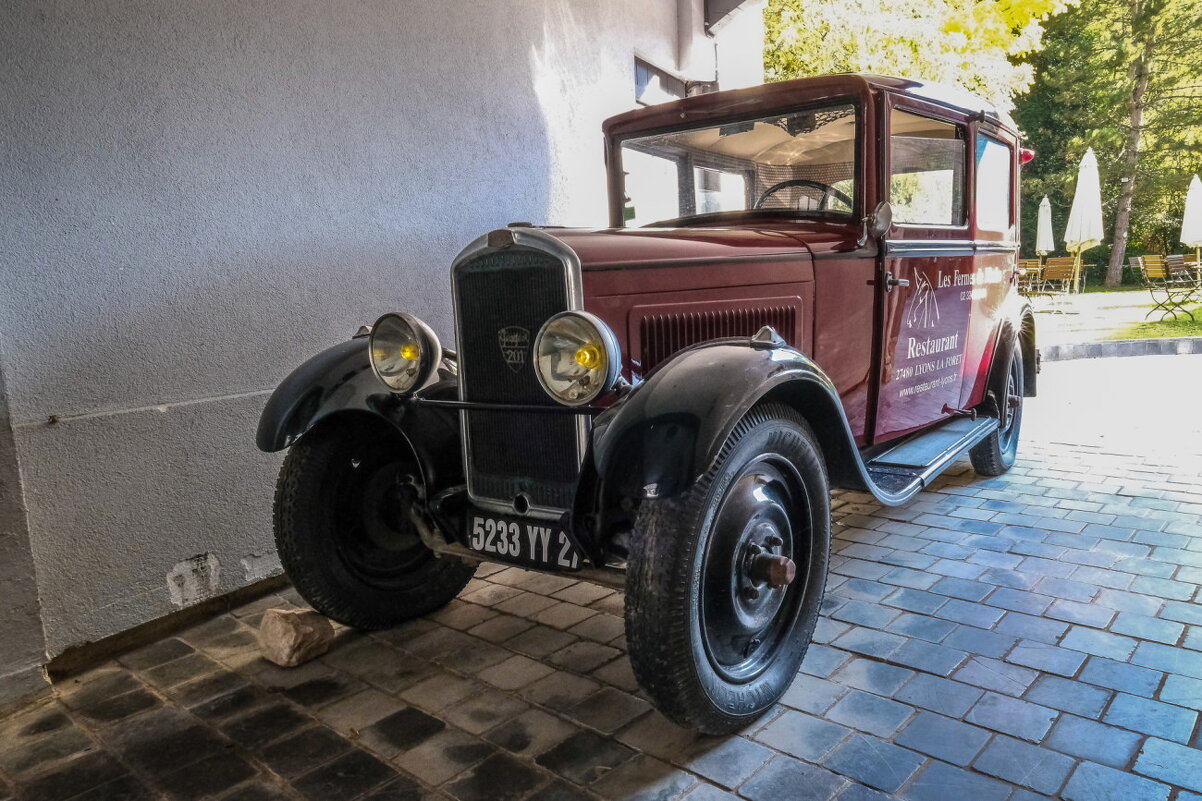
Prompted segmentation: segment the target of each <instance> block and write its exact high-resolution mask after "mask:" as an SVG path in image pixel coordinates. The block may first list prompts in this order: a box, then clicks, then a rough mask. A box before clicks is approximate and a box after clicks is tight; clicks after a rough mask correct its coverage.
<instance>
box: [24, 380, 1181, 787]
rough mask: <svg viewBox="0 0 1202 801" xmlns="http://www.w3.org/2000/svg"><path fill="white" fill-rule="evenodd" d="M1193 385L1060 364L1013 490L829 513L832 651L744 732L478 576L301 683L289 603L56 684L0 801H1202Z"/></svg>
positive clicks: (821, 641)
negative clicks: (656, 700) (689, 722)
mask: <svg viewBox="0 0 1202 801" xmlns="http://www.w3.org/2000/svg"><path fill="white" fill-rule="evenodd" d="M1066 364H1068V365H1071V366H1065V365H1066ZM1132 371H1135V373H1132ZM1132 376H1135V377H1132ZM1199 376H1202V356H1181V357H1149V358H1146V359H1123V360H1108V361H1106V362H1101V361H1100V362H1092V363H1079V364H1073V363H1058V364H1050V365H1048V366H1047V368H1046V370H1045V374H1044V376H1043V381H1044V395H1043V397H1042V398H1040V399H1039V400H1037V401H1035V402H1033V403H1031V404H1030V405H1029V407H1028V428H1027V433H1028V437H1027V441H1026V443H1025V445H1024V448H1023V452H1022V459H1021V461H1020V463H1019V464H1018V465H1017V466H1016V468H1015V469H1014V470H1013V471H1012V472H1011V473H1009V474H1008V475H1006V476H1005V477H1003V478H997V479H988V480H984V479H980V478H978V477H977V476H976V475H975V474H973V473H972V471H971V470H970V469H969V468H968V467H967V465H960V466H958V467H957V468H956V470H955V471H954V475H951V476H949V477H947V478H946V479H944V480H942V481H941V482H940V483H939V484H938V486H937V487H936V488H935V490H934V491H931V492H928V493H926V494H924V495H923V496H921V498H920V499H919V500H918V501H916V502H915V503H912V504H911V505H909V506H908V507H905V508H902V509H880V508H879V507H877V506H876V505H875V504H873V503H870V502H868V501H867V499H866V498H863V497H859V496H856V495H854V494H843V495H841V496H839V497H838V499H837V510H836V516H837V518H838V527H837V535H836V541H835V552H836V555H835V556H834V558H833V561H832V574H831V576H830V582H829V585H828V586H829V590H828V598H827V601H826V614H825V615H824V617H823V618H822V620H821V623H820V626H819V629H818V635H817V642H816V644H814V645H813V646H812V647H811V648H810V651H809V654H808V656H807V658H806V661H805V664H804V669H803V671H802V673H801V674H800V675H799V676H798V679H797V681H796V683H795V684H794V685H793V687H792V689H791V690H790V691H789V693H788V694H787V695H786V697H785V698H784V699H783V702H782V703H781V704H780V705H779V707H778V708H776V709H775V710H773V711H772V712H771V713H770V714H769V715H768V716H766V717H765V718H764V719H763V720H761V721H760V722H759V723H757V724H756V725H754V726H752V727H750V728H749V729H748V730H747V731H745V732H744V733H742V734H741V735H740V736H737V737H731V738H727V739H717V738H696V737H694V736H692V735H690V734H689V733H688V732H685V731H681V730H679V729H677V728H675V727H673V726H671V725H669V724H668V723H667V722H666V721H665V720H664V719H663V718H661V717H660V716H659V715H658V714H657V713H655V712H654V711H652V710H651V709H650V707H649V705H648V704H647V703H646V701H645V700H643V699H642V698H640V697H639V694H638V690H637V687H636V686H635V684H634V681H633V678H632V676H631V673H630V669H629V663H628V662H627V660H626V657H625V655H624V653H623V633H622V620H621V617H620V614H621V607H622V600H621V597H620V596H619V595H617V594H614V593H611V592H609V591H608V590H604V589H599V588H596V587H594V586H591V585H587V584H578V583H574V582H572V581H571V580H570V579H562V578H558V577H548V576H541V575H536V574H532V573H524V572H522V571H519V570H514V569H503V568H500V567H497V566H488V567H486V568H483V569H481V570H480V572H479V573H478V575H477V578H476V579H475V580H474V581H473V582H472V584H471V585H470V586H469V588H468V589H467V591H465V592H464V593H463V594H462V596H461V597H460V599H459V600H457V601H456V602H454V603H453V604H452V605H451V606H449V607H448V608H446V609H445V610H444V611H442V612H440V613H438V614H436V615H432V616H430V617H429V618H427V619H424V620H419V621H415V622H413V623H411V624H409V625H406V626H403V627H401V628H398V629H396V630H394V631H389V632H384V633H377V634H373V635H370V636H367V635H360V634H356V633H354V632H349V631H344V632H342V634H341V635H340V641H339V643H338V645H337V647H336V648H335V649H334V650H333V651H331V652H330V653H329V654H328V655H327V656H325V657H324V658H322V659H320V660H319V661H317V662H313V663H310V664H308V665H306V666H303V667H301V668H298V669H294V670H281V669H278V668H275V667H272V666H270V665H268V664H266V663H264V662H263V661H262V660H260V659H259V658H258V657H257V655H256V651H255V636H254V627H255V624H256V623H257V621H258V618H259V616H260V615H261V613H262V610H263V609H265V608H268V607H270V606H275V605H279V606H286V605H288V604H289V603H297V602H299V599H298V598H296V597H295V596H293V595H289V594H285V595H284V596H283V597H269V598H266V599H263V600H262V601H259V602H256V603H254V604H251V605H249V606H247V607H245V608H242V609H240V610H238V611H237V612H235V613H233V614H231V615H224V616H222V617H219V618H216V619H214V620H211V621H209V622H207V623H205V624H203V625H201V626H197V627H196V628H193V629H191V630H189V631H186V632H183V633H181V634H179V635H178V636H177V637H173V638H170V639H167V640H164V641H162V642H158V643H155V644H154V645H151V646H148V647H146V648H143V649H141V650H139V651H137V652H134V653H130V654H127V655H126V656H124V657H122V658H121V659H119V660H117V661H115V662H113V663H110V664H106V665H104V666H101V667H99V668H98V669H96V670H95V671H93V672H91V673H89V674H87V675H85V676H82V677H80V678H78V679H75V680H70V681H68V682H65V683H63V684H62V685H61V686H59V687H58V688H57V697H56V698H55V699H53V700H51V701H48V702H43V703H41V704H39V705H38V706H36V707H34V708H30V709H26V710H23V711H21V712H19V713H16V714H14V715H12V716H10V717H8V718H7V719H6V720H3V721H0V775H2V778H0V799H8V798H9V797H10V796H14V795H15V797H16V798H19V799H27V800H28V801H45V800H49V799H69V798H70V799H81V800H82V799H87V800H88V801H134V800H135V799H144V798H160V797H166V798H172V799H199V798H207V797H214V798H218V797H219V798H222V799H226V801H235V800H236V801H252V799H253V800H255V801H258V800H260V799H282V798H288V799H302V798H303V799H313V800H314V801H316V800H318V799H320V800H322V801H325V800H327V799H328V800H330V801H344V800H345V801H349V800H350V799H373V801H384V800H385V799H389V800H390V801H396V800H397V799H410V798H415V799H416V798H422V799H425V798H447V797H450V798H454V799H459V800H460V801H477V800H479V801H483V800H484V799H533V800H535V801H552V800H553V799H556V800H561V801H566V800H568V799H596V798H601V799H619V798H646V799H664V800H665V801H666V800H667V799H675V798H679V797H684V798H687V799H688V801H718V800H719V799H729V798H732V797H734V796H739V797H742V798H746V799H751V800H752V801H769V800H771V801H784V800H785V799H802V798H804V799H827V798H838V799H839V800H840V801H868V800H869V799H880V798H885V797H888V796H890V795H893V794H896V796H897V797H899V798H904V799H912V800H914V801H923V800H924V799H949V801H960V800H961V799H971V800H972V801H991V800H992V799H1006V798H1009V799H1011V801H1024V800H1025V799H1031V798H1037V797H1043V796H1060V797H1063V798H1068V799H1074V800H1076V799H1100V800H1106V801H1139V799H1162V800H1163V799H1170V798H1171V799H1175V800H1176V801H1198V800H1199V799H1202V750H1200V749H1199V747H1200V746H1202V734H1200V732H1199V722H1198V717H1199V710H1202V605H1200V604H1199V601H1200V600H1202V599H1199V597H1198V592H1199V582H1202V531H1200V530H1199V520H1200V516H1202V486H1200V483H1202V482H1200V476H1202V457H1199V453H1200V452H1202V449H1200V448H1199V438H1198V433H1197V432H1198V431H1199V429H1198V427H1197V426H1196V425H1194V424H1192V423H1189V422H1188V421H1189V420H1192V419H1196V418H1198V417H1199V416H1202V415H1200V413H1199V412H1197V411H1195V409H1196V408H1197V403H1196V402H1194V401H1191V400H1190V398H1191V397H1192V398H1195V399H1196V398H1198V397H1202V395H1200V394H1199V392H1202V378H1200V377H1199ZM1166 386H1167V387H1169V388H1170V389H1172V390H1173V392H1172V393H1171V394H1169V393H1165V392H1160V393H1159V394H1157V395H1155V396H1154V398H1155V402H1154V403H1153V402H1152V400H1150V399H1151V398H1152V397H1153V396H1152V395H1151V393H1152V391H1153V390H1152V387H1158V388H1162V387H1166ZM1180 392H1192V393H1193V394H1192V395H1181V394H1178V393H1180ZM1173 420H1181V421H1186V422H1185V423H1183V424H1182V425H1180V426H1174V425H1173V424H1172V421H1173ZM1191 426H1192V427H1191ZM1130 429H1134V433H1131V431H1130ZM1182 432H1186V433H1182ZM1112 434H1113V435H1114V436H1111V435H1112ZM1133 454H1138V455H1133Z"/></svg>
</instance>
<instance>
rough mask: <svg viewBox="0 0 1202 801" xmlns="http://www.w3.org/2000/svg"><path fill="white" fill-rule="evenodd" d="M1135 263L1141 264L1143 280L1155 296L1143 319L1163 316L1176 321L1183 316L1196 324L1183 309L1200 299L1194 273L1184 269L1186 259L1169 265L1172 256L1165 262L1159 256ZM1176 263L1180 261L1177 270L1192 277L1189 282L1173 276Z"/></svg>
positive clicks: (1143, 257) (1141, 257)
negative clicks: (1180, 315) (1157, 314)
mask: <svg viewBox="0 0 1202 801" xmlns="http://www.w3.org/2000/svg"><path fill="white" fill-rule="evenodd" d="M1135 259H1136V261H1138V265H1139V275H1140V279H1141V280H1142V281H1143V283H1144V287H1146V288H1147V289H1148V291H1149V292H1150V293H1151V295H1152V304H1153V305H1152V309H1151V310H1150V311H1149V312H1148V313H1147V314H1146V315H1144V319H1145V320H1146V319H1148V318H1149V317H1151V316H1152V315H1153V314H1155V313H1156V312H1160V319H1161V320H1164V319H1166V318H1168V317H1172V318H1173V319H1176V318H1177V314H1178V312H1180V313H1182V314H1185V315H1187V316H1188V317H1189V318H1190V319H1191V320H1193V319H1194V315H1193V313H1192V312H1190V310H1189V309H1186V308H1184V307H1185V306H1186V305H1188V304H1189V303H1191V302H1193V301H1194V300H1195V298H1196V297H1197V296H1198V293H1199V286H1198V282H1197V281H1196V280H1195V279H1194V278H1193V277H1192V273H1189V271H1188V269H1187V268H1186V267H1185V263H1184V259H1182V257H1180V256H1178V257H1176V259H1174V260H1173V261H1172V262H1170V261H1169V260H1170V259H1173V257H1172V256H1169V257H1167V258H1166V257H1164V256H1158V255H1151V256H1139V257H1135ZM1177 259H1180V260H1181V263H1180V267H1179V268H1178V269H1179V270H1180V271H1182V272H1184V273H1185V274H1187V275H1189V277H1188V278H1187V279H1182V278H1181V277H1180V275H1181V273H1180V272H1179V273H1178V275H1177V276H1174V274H1173V268H1174V267H1176V266H1177Z"/></svg>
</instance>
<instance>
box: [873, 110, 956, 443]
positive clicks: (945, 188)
mask: <svg viewBox="0 0 1202 801" xmlns="http://www.w3.org/2000/svg"><path fill="white" fill-rule="evenodd" d="M887 120H888V126H889V131H888V137H887V139H886V147H885V150H886V153H885V154H884V162H885V177H886V181H885V185H884V187H883V189H884V191H885V192H886V193H887V199H888V200H889V202H890V204H891V205H892V207H893V228H892V229H891V230H890V231H889V232H888V233H887V234H886V249H885V254H884V256H883V258H882V259H881V261H880V263H881V271H882V275H881V276H879V279H880V280H879V281H878V282H877V283H878V292H879V293H881V294H882V295H883V301H882V308H883V313H882V320H881V323H882V331H881V366H880V384H879V392H878V398H877V414H876V425H875V436H874V440H875V441H876V442H885V441H888V440H891V439H894V438H896V437H899V436H902V435H904V434H907V433H909V432H911V431H914V430H916V429H919V428H921V427H923V426H926V425H929V424H930V423H932V422H936V421H938V420H941V419H943V418H946V417H949V416H950V415H952V414H954V413H955V411H956V410H957V409H959V408H961V406H960V404H961V396H962V391H963V388H964V384H965V381H964V371H965V369H966V363H965V350H966V347H967V345H968V342H969V339H970V331H971V329H972V324H971V323H972V305H973V298H972V294H973V286H974V284H973V282H974V280H975V276H974V247H973V241H972V237H971V228H970V223H969V216H970V215H969V206H968V202H969V192H968V187H969V180H970V177H971V176H970V172H971V162H970V160H969V158H968V152H969V142H970V130H969V126H968V124H967V120H965V119H964V118H962V117H961V118H958V117H957V116H956V115H955V114H954V113H953V112H951V111H949V110H945V109H942V108H941V107H938V106H934V105H931V104H927V103H923V102H921V101H917V100H914V99H911V98H904V99H899V98H894V99H893V102H892V104H891V107H890V109H889V112H888V115H887ZM972 367H973V368H975V367H976V365H972Z"/></svg>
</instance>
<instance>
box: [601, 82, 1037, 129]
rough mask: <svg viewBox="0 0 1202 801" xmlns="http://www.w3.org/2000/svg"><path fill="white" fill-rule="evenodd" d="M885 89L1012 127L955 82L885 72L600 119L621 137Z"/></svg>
mask: <svg viewBox="0 0 1202 801" xmlns="http://www.w3.org/2000/svg"><path fill="white" fill-rule="evenodd" d="M879 91H887V92H894V93H897V94H902V95H908V96H910V97H915V98H918V99H920V100H925V101H927V102H931V103H935V104H937V105H940V106H944V107H946V108H949V109H953V110H955V111H959V112H961V113H963V114H965V115H968V116H973V115H979V116H981V117H982V118H984V119H989V120H991V121H993V122H994V123H996V124H998V125H1000V126H1001V127H1003V128H1006V129H1008V130H1010V131H1017V126H1016V125H1015V123H1014V120H1012V119H1011V118H1010V115H1009V114H1007V113H1006V112H1005V111H1003V110H1001V109H999V108H998V107H997V106H995V105H994V104H993V103H990V102H989V101H988V100H985V99H984V98H981V97H978V96H977V95H975V94H973V93H972V92H969V91H967V90H965V89H960V88H959V87H955V86H948V85H946V84H940V83H934V82H931V81H919V80H915V79H913V78H898V77H893V76H888V75H872V74H869V73H860V72H848V73H841V74H838V75H819V76H815V77H812V78H796V79H793V80H789V81H778V82H775V83H767V84H764V85H762V86H753V87H750V88H747V89H728V90H724V91H720V92H710V93H708V94H702V95H694V96H693V97H686V98H683V99H681V100H673V101H671V102H668V103H660V104H658V105H654V106H647V107H645V108H639V109H635V110H633V111H627V112H625V113H624V114H619V115H617V116H614V117H610V118H609V119H608V120H606V121H605V124H604V126H603V127H604V130H605V133H606V135H607V136H625V135H627V134H630V133H634V132H638V131H646V130H653V129H656V128H665V127H672V126H679V125H680V124H681V122H682V121H686V120H687V121H689V122H693V123H697V124H704V123H705V122H706V121H707V120H709V119H716V118H728V119H729V118H730V117H732V116H739V115H744V114H745V115H746V116H748V117H751V116H754V115H755V114H756V113H759V112H766V111H767V110H768V109H771V108H780V107H782V106H787V105H788V104H789V103H790V102H798V100H799V98H801V97H804V100H802V101H801V102H811V101H821V100H822V99H823V98H825V97H832V98H833V97H837V96H840V95H843V96H846V95H849V94H850V95H865V94H871V93H873V92H879Z"/></svg>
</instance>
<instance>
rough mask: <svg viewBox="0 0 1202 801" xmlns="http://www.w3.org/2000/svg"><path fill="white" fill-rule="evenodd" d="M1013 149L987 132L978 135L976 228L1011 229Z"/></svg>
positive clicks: (1002, 230) (997, 230)
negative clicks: (1011, 152)
mask: <svg viewBox="0 0 1202 801" xmlns="http://www.w3.org/2000/svg"><path fill="white" fill-rule="evenodd" d="M1010 165H1011V158H1010V148H1009V147H1008V146H1007V145H1004V144H1002V143H1001V142H999V141H997V140H996V139H993V138H990V137H988V136H985V135H983V134H982V135H978V136H977V228H978V230H981V231H996V232H997V233H1005V232H1007V231H1009V230H1010V224H1011V220H1010V191H1011V186H1012V181H1011V180H1010V169H1011V167H1010Z"/></svg>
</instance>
